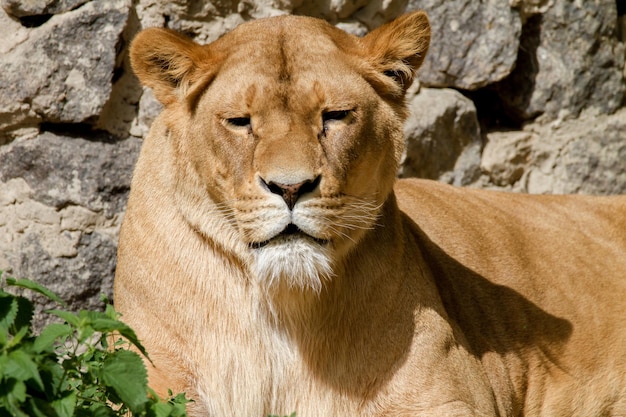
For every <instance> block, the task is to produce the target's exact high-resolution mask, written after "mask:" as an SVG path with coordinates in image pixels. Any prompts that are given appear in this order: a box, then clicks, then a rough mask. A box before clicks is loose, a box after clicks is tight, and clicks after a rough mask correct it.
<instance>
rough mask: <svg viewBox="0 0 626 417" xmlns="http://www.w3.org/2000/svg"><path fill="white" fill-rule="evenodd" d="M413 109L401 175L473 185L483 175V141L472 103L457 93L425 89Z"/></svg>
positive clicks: (410, 106) (411, 103) (409, 119)
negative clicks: (481, 154)
mask: <svg viewBox="0 0 626 417" xmlns="http://www.w3.org/2000/svg"><path fill="white" fill-rule="evenodd" d="M409 109H410V111H411V115H410V116H409V118H408V120H407V122H406V125H405V129H404V133H405V137H406V143H407V144H406V150H405V155H404V157H403V161H402V165H401V168H400V172H399V175H400V176H402V177H420V178H430V179H439V180H441V181H444V182H448V183H451V184H455V185H465V184H469V183H471V182H473V181H474V180H475V179H476V177H477V176H478V175H479V174H480V150H481V146H482V140H481V136H480V127H479V126H478V121H477V119H476V108H475V107H474V104H473V103H472V101H471V100H469V99H467V98H466V97H464V96H463V95H462V94H461V93H459V92H457V91H455V90H450V89H430V88H422V89H421V91H420V93H419V94H418V95H416V96H415V97H414V98H413V99H412V100H411V101H410V102H409Z"/></svg>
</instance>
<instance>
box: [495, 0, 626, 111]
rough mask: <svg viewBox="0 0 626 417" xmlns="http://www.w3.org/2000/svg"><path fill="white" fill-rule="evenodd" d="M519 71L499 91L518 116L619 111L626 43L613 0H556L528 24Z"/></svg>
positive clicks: (503, 83)
mask: <svg viewBox="0 0 626 417" xmlns="http://www.w3.org/2000/svg"><path fill="white" fill-rule="evenodd" d="M521 43H522V45H521V47H520V51H519V57H518V60H517V66H516V69H515V71H514V72H513V73H512V74H511V76H510V77H509V78H507V79H506V80H505V81H504V82H502V83H501V84H500V85H499V86H498V87H497V89H498V92H499V94H500V96H501V97H502V99H503V101H504V103H505V105H506V106H507V107H508V112H509V113H511V114H512V115H513V116H514V117H515V118H517V119H518V120H522V121H523V120H528V119H532V118H535V117H537V116H541V115H542V116H543V119H544V120H554V119H556V118H558V117H576V116H577V115H578V114H580V112H581V111H582V110H583V109H585V108H595V109H597V111H599V112H600V113H607V114H610V113H612V112H614V111H616V110H617V109H618V108H619V107H620V105H621V104H622V100H623V98H624V91H625V90H624V80H623V74H622V71H623V69H624V44H622V43H620V42H619V40H618V38H617V10H616V6H615V2H614V1H613V0H599V1H595V2H585V3H584V4H583V3H582V2H577V1H555V2H552V4H551V5H550V7H549V8H547V10H546V12H545V13H543V14H540V15H536V16H534V17H531V18H530V19H528V21H527V22H526V24H525V26H524V31H523V35H522V40H521Z"/></svg>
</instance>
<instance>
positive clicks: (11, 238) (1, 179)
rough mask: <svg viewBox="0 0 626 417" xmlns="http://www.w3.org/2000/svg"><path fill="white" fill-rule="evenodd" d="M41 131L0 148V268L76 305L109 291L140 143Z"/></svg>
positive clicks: (96, 303)
mask: <svg viewBox="0 0 626 417" xmlns="http://www.w3.org/2000/svg"><path fill="white" fill-rule="evenodd" d="M90 136H91V138H90V140H86V139H82V138H77V137H69V136H63V135H56V134H53V133H49V132H48V133H43V134H41V135H40V136H38V137H36V138H34V139H29V140H20V141H14V142H13V143H11V144H9V145H6V146H3V147H2V148H0V161H2V163H1V164H0V270H4V271H6V272H7V273H10V274H14V275H17V276H19V277H28V278H35V279H38V280H40V281H42V282H44V283H45V284H46V285H47V286H48V287H50V289H52V290H53V291H55V292H56V293H57V294H59V295H60V296H61V297H62V298H63V299H64V300H68V301H70V302H72V303H73V304H74V306H75V307H81V308H94V307H96V306H100V305H101V303H100V301H99V300H100V295H101V294H103V293H104V294H108V295H109V296H110V295H111V288H112V287H111V283H112V278H113V272H114V269H115V252H116V247H117V234H118V230H119V226H120V223H121V218H122V213H123V209H124V205H125V203H126V197H127V194H128V190H129V188H130V177H131V170H132V167H133V166H134V163H135V161H136V157H137V155H138V151H139V148H140V146H141V141H140V140H139V139H136V138H129V139H126V140H121V141H120V140H115V139H114V138H112V137H110V136H108V135H104V134H98V135H90Z"/></svg>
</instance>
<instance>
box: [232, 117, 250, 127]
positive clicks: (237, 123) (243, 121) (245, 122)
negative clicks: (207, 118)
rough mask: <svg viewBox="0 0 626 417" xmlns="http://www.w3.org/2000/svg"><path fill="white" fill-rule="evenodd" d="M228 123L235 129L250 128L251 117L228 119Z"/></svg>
mask: <svg viewBox="0 0 626 417" xmlns="http://www.w3.org/2000/svg"><path fill="white" fill-rule="evenodd" d="M226 123H228V124H229V125H230V126H234V127H250V118H249V117H231V118H228V119H226Z"/></svg>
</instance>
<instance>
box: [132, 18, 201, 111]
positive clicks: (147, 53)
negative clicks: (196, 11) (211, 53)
mask: <svg viewBox="0 0 626 417" xmlns="http://www.w3.org/2000/svg"><path fill="white" fill-rule="evenodd" d="M207 55H208V53H207V52H206V49H205V48H204V47H202V46H201V45H198V44H197V43H195V42H193V41H192V40H191V39H189V38H187V37H185V36H183V35H181V34H179V33H176V32H174V31H172V30H169V29H160V28H150V29H146V30H143V31H141V32H140V33H139V34H138V35H137V36H136V37H135V39H133V42H132V44H131V46H130V62H131V65H132V68H133V71H135V74H136V75H137V77H138V78H139V81H141V83H142V84H143V85H145V86H147V87H150V88H152V90H153V92H154V95H155V97H156V98H157V100H159V101H160V102H161V103H163V104H165V105H168V104H171V103H173V102H174V101H176V100H180V99H181V98H183V97H184V96H185V94H186V92H187V90H188V89H189V87H190V86H191V85H192V84H193V83H194V82H195V81H197V80H198V79H199V78H200V76H201V75H202V74H201V71H199V69H200V66H201V65H202V64H206V61H207V60H208V56H207Z"/></svg>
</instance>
